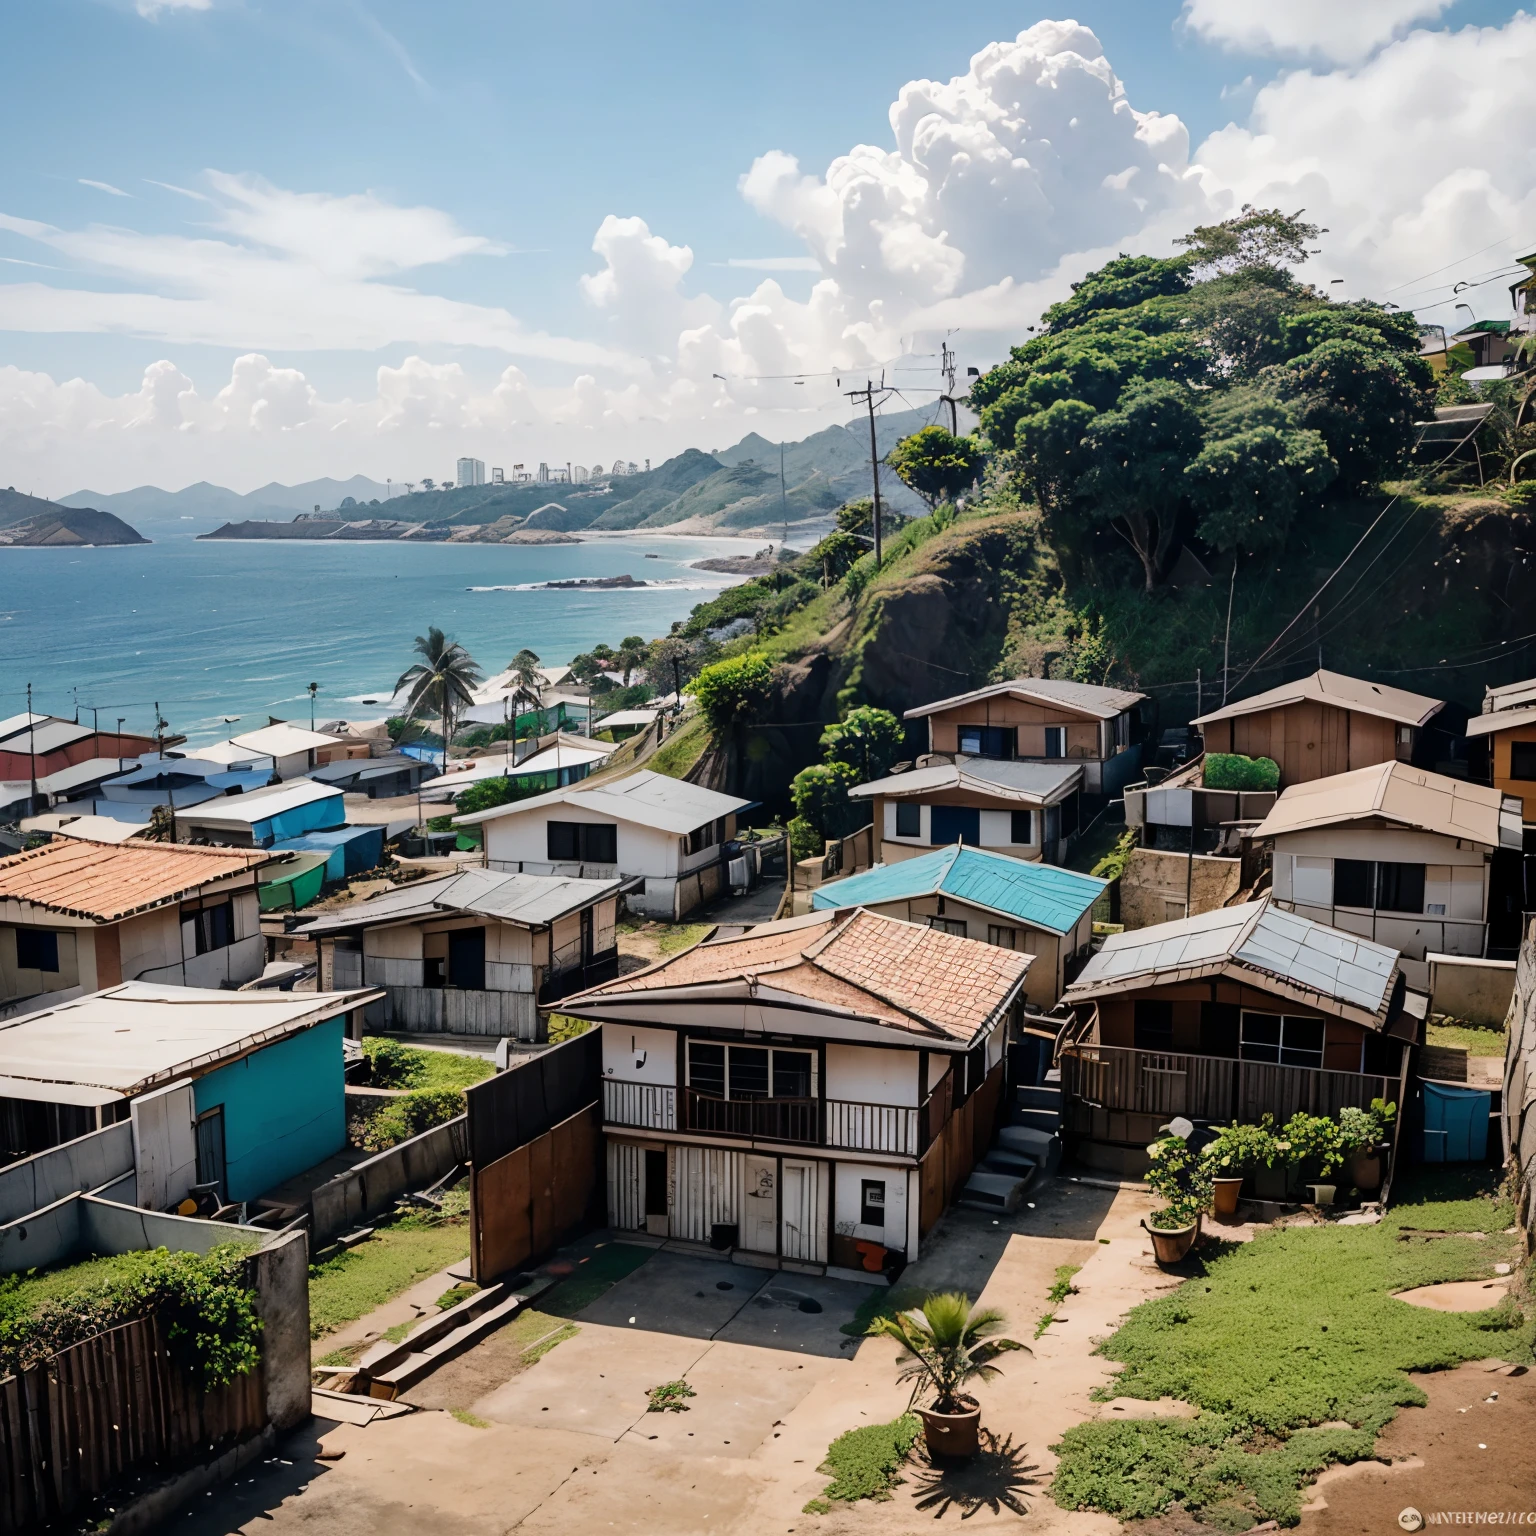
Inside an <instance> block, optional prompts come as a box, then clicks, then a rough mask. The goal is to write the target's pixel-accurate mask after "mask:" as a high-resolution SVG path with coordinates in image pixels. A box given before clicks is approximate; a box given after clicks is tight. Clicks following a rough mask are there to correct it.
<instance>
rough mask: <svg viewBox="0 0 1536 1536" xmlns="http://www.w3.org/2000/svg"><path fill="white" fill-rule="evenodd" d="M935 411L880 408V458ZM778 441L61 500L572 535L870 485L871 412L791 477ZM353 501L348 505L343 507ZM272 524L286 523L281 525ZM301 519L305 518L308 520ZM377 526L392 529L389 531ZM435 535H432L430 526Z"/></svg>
mask: <svg viewBox="0 0 1536 1536" xmlns="http://www.w3.org/2000/svg"><path fill="white" fill-rule="evenodd" d="M932 414H933V413H932V410H931V409H928V410H915V411H901V412H897V413H894V414H892V415H888V416H881V417H879V418H877V423H876V439H877V442H878V445H879V449H880V452H881V455H882V457H883V456H884V455H885V454H886V453H888V452H889V451H890V449H891V448H892V447H893V446H894V445H895V444H896V443H897V442H898V441H899V440H900V439H901V438H903V437H906V436H907V435H908V434H909V433H911V432H914V431H916V430H917V429H918V428H919V427H922V426H925V425H927V423H928V422H929V421H930V420H931V419H932ZM780 448H781V445H780V444H778V443H774V442H770V441H769V440H768V439H767V438H765V437H762V436H761V435H759V434H758V433H756V432H753V433H749V434H748V435H747V436H746V437H744V438H742V440H741V441H740V442H739V443H737V444H736V445H735V446H734V447H731V448H722V449H717V450H716V451H715V452H713V453H704V452H702V451H701V450H699V449H697V448H689V449H686V450H685V451H684V452H682V453H680V454H678V455H676V456H675V457H674V458H671V459H668V460H667V461H666V462H665V463H663V464H660V465H658V466H657V467H656V468H655V469H651V470H646V471H643V472H641V473H639V474H634V475H625V476H620V477H618V478H616V479H613V480H607V481H601V482H598V483H597V484H595V485H566V484H563V483H559V482H554V483H551V482H544V483H534V484H524V485H477V486H466V487H464V488H463V489H449V490H440V491H416V492H413V493H412V494H410V495H408V496H402V495H395V496H393V497H391V496H389V495H388V491H389V487H387V486H384V485H381V484H379V482H378V481H376V480H370V479H368V478H367V477H366V476H365V475H354V476H353V477H352V478H351V479H350V480H334V479H324V480H310V481H306V482H305V483H304V484H302V485H280V484H278V483H277V482H276V481H273V482H272V483H271V484H270V485H264V486H261V487H260V488H259V489H257V490H254V491H248V492H246V493H245V494H243V495H242V494H240V493H239V492H236V491H231V490H226V489H225V488H224V487H223V486H218V485H209V484H208V483H206V482H203V483H200V484H198V485H189V486H188V487H187V488H186V489H185V490H180V491H162V490H160V489H159V488H158V487H156V486H151V485H146V486H140V487H138V488H137V489H135V490H131V491H119V492H115V493H109V494H102V493H100V492H96V491H88V490H87V491H77V492H75V493H74V494H73V495H71V496H66V497H64V498H63V499H62V503H61V504H62V505H64V506H68V507H95V508H100V509H102V510H110V511H112V512H114V513H116V514H118V515H119V516H120V517H124V518H133V519H134V520H135V521H136V522H140V523H144V524H153V523H170V522H177V523H185V522H191V523H193V524H194V525H201V527H196V526H195V527H194V529H189V530H186V531H188V532H193V531H197V532H199V534H200V536H203V537H206V536H208V535H207V534H206V533H203V532H202V530H203V529H209V528H210V525H212V524H215V523H217V522H219V521H220V520H222V522H223V525H224V526H223V527H222V528H219V529H218V530H217V531H218V534H219V535H220V536H222V537H224V538H273V537H288V538H292V537H294V536H295V533H294V530H293V529H292V528H291V524H292V522H293V519H294V517H295V515H296V514H298V513H307V514H310V516H311V517H313V513H314V509H315V508H316V507H317V506H318V507H319V508H321V509H322V511H326V512H334V513H335V514H336V516H335V518H334V520H332V519H326V520H325V524H332V526H325V524H322V525H320V526H315V527H313V528H310V527H304V529H303V531H304V534H305V535H306V536H307V537H320V538H324V537H328V536H331V535H333V534H334V533H335V532H336V531H337V529H336V527H335V526H334V525H339V524H341V523H344V522H354V521H357V520H360V519H364V518H379V519H384V518H387V519H393V520H396V521H398V522H399V523H401V524H402V525H407V526H418V525H423V524H427V525H435V526H436V527H437V529H438V530H440V531H438V532H437V533H436V534H435V536H436V537H446V536H447V531H446V528H445V527H444V525H452V526H454V527H460V528H462V527H474V526H483V525H485V524H489V523H497V522H501V521H502V520H503V519H509V520H515V526H517V527H519V528H523V529H544V530H547V531H549V532H559V533H572V532H580V531H581V530H583V529H588V528H591V529H595V530H609V529H612V530H618V529H639V528H644V529H658V528H666V529H669V530H672V531H676V532H683V531H687V532H699V533H703V532H711V531H716V532H721V533H738V532H739V533H746V532H749V531H762V532H765V533H766V532H768V531H771V530H773V529H775V528H778V527H780V526H782V524H783V522H784V521H786V520H787V521H788V522H789V523H790V524H791V526H793V525H794V524H796V523H805V522H810V521H815V520H818V519H825V518H826V517H827V516H828V515H829V514H830V513H831V512H832V510H833V509H834V508H836V507H839V506H841V505H842V504H843V503H844V502H845V501H849V500H851V499H853V498H855V497H858V496H867V495H868V494H869V429H868V425H867V424H866V423H865V422H863V421H854V422H852V423H850V424H849V425H847V426H832V427H827V428H825V429H824V430H822V431H820V432H817V433H814V434H813V435H812V436H810V437H807V438H804V439H802V440H801V441H799V442H794V443H785V444H783V445H782V449H783V485H782V494H781V485H780V477H779V470H780ZM880 483H881V490H882V493H883V495H884V497H885V499H886V500H887V501H888V503H889V504H890V505H891V506H892V507H893V508H895V509H896V510H898V511H901V512H905V513H909V514H910V513H915V512H920V511H921V510H922V506H921V503H920V502H919V501H918V499H917V497H915V496H914V495H913V494H912V493H911V492H910V491H909V490H907V488H906V487H905V486H904V485H902V484H901V482H900V481H898V480H897V479H896V476H895V475H894V474H892V473H891V472H890V471H889V470H887V471H885V472H884V473H883V474H882V475H881V481H880ZM344 502H347V503H348V504H347V505H343V503H344ZM273 525H283V526H284V527H285V528H286V529H287V531H286V532H284V533H278V532H276V531H275V529H274V527H273ZM301 526H302V525H301ZM371 536H373V537H384V538H387V537H390V534H389V532H388V531H386V530H380V531H378V532H376V533H374V534H372V535H371ZM428 536H429V537H431V536H434V535H428Z"/></svg>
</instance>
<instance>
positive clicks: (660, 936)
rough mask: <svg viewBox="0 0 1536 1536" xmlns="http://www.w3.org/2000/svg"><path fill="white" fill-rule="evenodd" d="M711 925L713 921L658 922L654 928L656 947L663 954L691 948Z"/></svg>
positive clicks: (672, 953) (673, 953)
mask: <svg viewBox="0 0 1536 1536" xmlns="http://www.w3.org/2000/svg"><path fill="white" fill-rule="evenodd" d="M713 927H714V924H713V923H667V924H658V925H657V927H656V929H655V930H654V931H655V933H656V948H657V949H659V950H660V951H661V953H662V954H664V955H675V954H677V952H678V951H679V950H683V949H692V948H693V946H694V945H695V944H697V943H698V942H699V940H700V939H702V938H703V937H704V935H705V934H706V933H708V932H709V931H710V929H711V928H713Z"/></svg>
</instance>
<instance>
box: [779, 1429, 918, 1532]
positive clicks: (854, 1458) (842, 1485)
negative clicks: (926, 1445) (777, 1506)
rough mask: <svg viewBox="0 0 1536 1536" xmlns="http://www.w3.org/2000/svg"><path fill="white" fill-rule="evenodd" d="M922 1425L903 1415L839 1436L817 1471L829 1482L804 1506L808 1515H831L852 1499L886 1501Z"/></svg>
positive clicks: (899, 1479)
mask: <svg viewBox="0 0 1536 1536" xmlns="http://www.w3.org/2000/svg"><path fill="white" fill-rule="evenodd" d="M922 1432H923V1421H922V1420H921V1419H919V1418H918V1416H917V1415H916V1414H915V1413H904V1414H902V1415H901V1417H900V1418H898V1419H892V1420H891V1422H890V1423H889V1424H865V1425H863V1426H861V1427H860V1428H858V1429H850V1430H849V1431H848V1433H847V1434H845V1435H839V1436H838V1437H837V1439H836V1440H834V1441H833V1442H832V1444H831V1445H829V1446H828V1447H827V1459H826V1460H825V1461H824V1462H822V1464H821V1465H820V1466H819V1467H818V1468H817V1469H816V1470H817V1471H818V1472H822V1473H825V1474H826V1476H828V1477H830V1478H831V1479H832V1481H831V1482H830V1483H828V1484H827V1486H826V1488H825V1490H824V1491H823V1492H822V1495H821V1497H820V1498H819V1499H812V1500H811V1501H810V1503H809V1504H807V1505H806V1506H805V1513H806V1514H808V1515H825V1514H830V1513H831V1510H832V1506H833V1505H834V1504H841V1503H851V1502H852V1501H853V1500H855V1499H888V1498H890V1496H891V1489H892V1488H894V1487H895V1486H896V1485H897V1484H898V1483H899V1482H901V1480H902V1479H901V1468H902V1465H903V1463H904V1462H905V1461H906V1459H907V1455H908V1453H909V1452H910V1451H911V1449H912V1447H913V1445H914V1443H915V1442H916V1440H917V1437H918V1436H919V1435H920V1434H922Z"/></svg>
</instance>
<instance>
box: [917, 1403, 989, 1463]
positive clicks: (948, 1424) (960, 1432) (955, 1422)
mask: <svg viewBox="0 0 1536 1536" xmlns="http://www.w3.org/2000/svg"><path fill="white" fill-rule="evenodd" d="M960 1401H961V1402H962V1403H970V1404H971V1405H972V1406H971V1407H969V1408H967V1409H965V1410H964V1411H963V1412H961V1413H936V1412H934V1410H933V1409H932V1408H919V1409H918V1410H917V1416H918V1418H920V1419H921V1420H922V1421H923V1437H924V1439H925V1440H926V1441H927V1444H928V1454H929V1455H930V1456H947V1457H949V1458H951V1459H952V1460H953V1459H955V1458H958V1457H965V1456H974V1455H975V1454H976V1443H977V1433H978V1431H979V1430H980V1428H981V1405H980V1404H979V1403H977V1402H976V1400H975V1398H969V1397H963V1398H961V1399H960Z"/></svg>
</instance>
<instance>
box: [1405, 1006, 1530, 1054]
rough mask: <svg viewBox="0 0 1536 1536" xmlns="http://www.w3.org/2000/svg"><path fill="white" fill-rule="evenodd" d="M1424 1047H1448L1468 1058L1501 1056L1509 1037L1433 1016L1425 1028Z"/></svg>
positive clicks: (1497, 1032) (1440, 1014)
mask: <svg viewBox="0 0 1536 1536" xmlns="http://www.w3.org/2000/svg"><path fill="white" fill-rule="evenodd" d="M1425 1044H1426V1045H1448V1046H1453V1047H1455V1048H1457V1049H1459V1050H1463V1051H1465V1052H1466V1053H1467V1055H1469V1056H1502V1055H1503V1054H1504V1052H1505V1048H1506V1047H1507V1045H1508V1044H1509V1035H1508V1033H1507V1032H1506V1031H1505V1030H1502V1029H1483V1028H1482V1027H1481V1026H1479V1025H1477V1024H1463V1023H1462V1021H1461V1020H1460V1019H1453V1018H1451V1017H1450V1016H1449V1015H1447V1014H1443V1013H1437V1014H1433V1015H1432V1016H1431V1018H1430V1021H1429V1023H1428V1024H1427V1025H1426V1026H1425Z"/></svg>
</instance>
